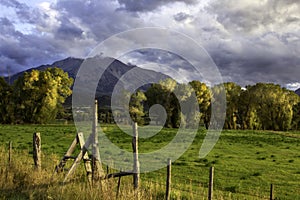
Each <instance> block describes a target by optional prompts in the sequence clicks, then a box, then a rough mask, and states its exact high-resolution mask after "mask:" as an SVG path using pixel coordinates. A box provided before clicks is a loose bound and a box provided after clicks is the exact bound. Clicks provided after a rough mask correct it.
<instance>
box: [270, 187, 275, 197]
mask: <svg viewBox="0 0 300 200" xmlns="http://www.w3.org/2000/svg"><path fill="white" fill-rule="evenodd" d="M273 192H274V185H273V184H271V187H270V200H273V199H274V195H273Z"/></svg>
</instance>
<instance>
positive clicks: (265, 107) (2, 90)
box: [0, 68, 300, 131]
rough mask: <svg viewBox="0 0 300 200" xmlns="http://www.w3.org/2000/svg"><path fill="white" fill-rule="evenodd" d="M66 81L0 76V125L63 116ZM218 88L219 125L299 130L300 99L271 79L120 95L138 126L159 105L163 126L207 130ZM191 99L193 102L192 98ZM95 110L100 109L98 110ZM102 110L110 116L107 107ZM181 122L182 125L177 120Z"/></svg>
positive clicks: (60, 74)
mask: <svg viewBox="0 0 300 200" xmlns="http://www.w3.org/2000/svg"><path fill="white" fill-rule="evenodd" d="M72 84H73V79H72V78H70V77H69V76H68V74H67V73H66V72H64V71H63V70H62V69H59V68H48V69H46V70H44V71H38V70H32V71H31V72H25V73H24V74H23V75H22V76H21V77H19V78H18V79H17V80H16V81H15V82H14V84H12V85H9V84H7V82H6V81H5V80H4V78H2V77H0V113H1V115H0V123H7V124H11V123H42V124H43V123H48V122H51V121H53V120H55V119H56V118H57V117H59V118H64V117H65V116H64V112H65V109H64V107H63V104H64V102H65V100H66V98H67V97H69V96H70V95H71V94H72V90H71V86H72ZM221 87H224V88H225V91H226V118H225V123H224V128H225V129H253V130H283V131H284V130H298V129H300V97H299V96H298V95H297V94H296V93H295V92H293V91H290V90H288V89H286V88H283V87H281V86H280V85H276V84H273V83H257V84H255V85H249V86H246V88H242V87H241V86H239V85H238V84H236V83H233V82H228V83H224V84H219V85H215V86H213V87H209V86H207V85H206V84H205V83H202V82H200V81H191V82H189V83H188V84H183V83H177V82H176V81H175V80H173V79H166V80H163V81H160V82H159V83H154V84H151V86H150V87H149V88H148V89H147V90H146V91H140V90H138V91H137V92H135V93H134V94H132V95H131V94H129V93H128V92H126V91H124V92H123V93H120V95H121V96H120V98H122V96H123V97H127V98H128V96H129V98H130V104H129V105H127V106H129V107H128V108H129V113H130V116H131V118H132V119H133V120H134V121H136V122H138V123H139V124H141V125H142V124H147V123H149V108H151V106H153V105H155V104H160V105H161V106H163V107H164V108H165V111H166V115H167V116H166V122H165V124H164V126H165V127H170V128H177V127H179V126H187V127H188V126H192V125H195V123H196V122H198V121H200V125H203V126H205V127H206V128H208V127H209V123H210V117H211V105H212V101H213V100H214V97H215V96H217V95H218V94H219V93H220V91H221ZM195 98H196V101H193V99H195ZM179 102H181V105H188V106H191V105H192V104H194V103H196V104H197V105H196V106H197V107H198V108H199V111H195V112H192V111H189V113H188V114H186V113H184V112H183V111H182V109H181V106H180V103H179ZM99 110H100V112H101V108H100V109H99ZM106 114H109V116H112V113H111V111H109V113H106ZM99 115H100V116H102V115H103V113H99ZM102 117H103V116H102ZM159 117H162V116H157V118H159ZM182 119H184V120H182ZM158 120H159V119H158ZM107 121H109V122H113V120H107ZM184 122H186V124H182V123H184Z"/></svg>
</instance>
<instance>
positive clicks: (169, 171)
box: [166, 158, 172, 200]
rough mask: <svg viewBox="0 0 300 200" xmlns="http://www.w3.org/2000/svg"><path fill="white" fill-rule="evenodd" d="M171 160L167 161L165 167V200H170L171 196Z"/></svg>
mask: <svg viewBox="0 0 300 200" xmlns="http://www.w3.org/2000/svg"><path fill="white" fill-rule="evenodd" d="M171 165H172V162H171V159H170V158H169V159H168V166H167V182H166V200H170V194H171V177H172V172H171Z"/></svg>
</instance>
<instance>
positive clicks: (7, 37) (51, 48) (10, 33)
mask: <svg viewBox="0 0 300 200" xmlns="http://www.w3.org/2000/svg"><path fill="white" fill-rule="evenodd" d="M0 33H1V37H0V66H1V68H2V70H1V72H3V74H7V68H9V73H16V72H19V71H23V70H25V69H27V68H28V67H35V66H36V65H39V64H46V63H45V62H47V63H48V62H50V61H51V62H52V61H53V59H54V58H57V57H58V55H57V54H58V53H57V52H59V51H60V50H58V49H57V48H58V46H56V44H55V43H54V42H51V40H50V39H47V38H44V37H39V36H36V35H25V34H23V33H21V32H20V31H17V30H16V29H15V26H14V24H13V23H12V22H11V21H10V20H9V19H7V18H1V19H0Z"/></svg>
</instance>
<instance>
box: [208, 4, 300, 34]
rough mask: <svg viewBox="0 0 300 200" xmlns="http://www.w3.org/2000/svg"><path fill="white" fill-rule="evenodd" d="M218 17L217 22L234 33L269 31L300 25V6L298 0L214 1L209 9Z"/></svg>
mask: <svg viewBox="0 0 300 200" xmlns="http://www.w3.org/2000/svg"><path fill="white" fill-rule="evenodd" d="M209 10H210V12H211V13H214V14H216V15H217V21H218V22H220V23H221V24H222V25H223V26H224V27H225V28H226V29H227V30H229V31H234V32H240V31H243V32H246V33H249V32H252V31H256V30H257V29H261V28H264V29H268V28H269V26H273V27H274V26H275V27H274V28H276V29H277V28H282V27H286V26H290V25H291V24H290V23H298V25H299V13H300V6H299V1H297V0H288V1H286V0H274V1H263V2H260V1H257V2H256V1H255V2H252V3H249V2H246V1H236V0H223V1H213V3H212V4H211V5H210V8H209Z"/></svg>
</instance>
